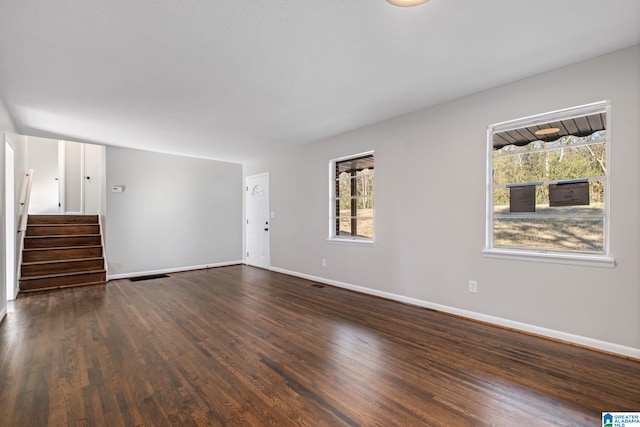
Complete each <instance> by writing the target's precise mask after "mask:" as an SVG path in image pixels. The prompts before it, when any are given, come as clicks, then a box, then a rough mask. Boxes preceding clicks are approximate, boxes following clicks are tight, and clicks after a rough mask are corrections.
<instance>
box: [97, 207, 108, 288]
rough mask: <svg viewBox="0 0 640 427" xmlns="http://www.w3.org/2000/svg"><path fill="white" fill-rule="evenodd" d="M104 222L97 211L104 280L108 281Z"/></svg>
mask: <svg viewBox="0 0 640 427" xmlns="http://www.w3.org/2000/svg"><path fill="white" fill-rule="evenodd" d="M103 223H104V221H103V219H102V213H101V212H100V211H98V225H99V226H100V243H101V244H102V259H103V260H104V271H105V278H106V279H107V280H109V277H108V276H109V269H108V267H107V265H108V264H107V247H106V246H105V244H104V224H103Z"/></svg>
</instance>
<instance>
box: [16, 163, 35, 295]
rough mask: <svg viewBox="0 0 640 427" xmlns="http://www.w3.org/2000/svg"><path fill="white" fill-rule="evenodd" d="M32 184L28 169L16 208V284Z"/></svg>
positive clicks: (20, 266) (18, 279)
mask: <svg viewBox="0 0 640 427" xmlns="http://www.w3.org/2000/svg"><path fill="white" fill-rule="evenodd" d="M32 184H33V169H29V170H28V171H27V173H26V174H25V176H24V180H23V181H22V191H21V193H20V205H19V206H18V265H17V267H16V283H20V277H21V276H22V271H21V269H22V251H23V250H24V236H25V234H27V222H28V220H29V201H30V200H31V186H32Z"/></svg>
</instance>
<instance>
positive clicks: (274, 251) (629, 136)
mask: <svg viewBox="0 0 640 427" xmlns="http://www.w3.org/2000/svg"><path fill="white" fill-rule="evenodd" d="M487 72H491V70H487ZM639 76H640V47H639V46H635V47H633V48H629V49H625V50H622V51H619V52H616V53H612V54H609V55H606V56H602V57H598V58H595V59H592V60H589V61H586V62H583V63H579V64H575V65H572V66H568V67H564V68H561V69H558V70H555V71H552V72H548V73H544V74H540V75H537V76H533V77H530V78H527V79H524V80H521V81H517V82H514V83H511V84H506V85H503V86H500V87H496V88H494V89H490V90H487V91H484V92H481V93H477V94H474V95H471V96H468V97H465V98H461V99H458V100H455V101H452V102H448V103H445V104H441V105H438V106H436V107H433V108H430V109H426V110H423V111H419V112H416V113H413V114H410V115H406V116H403V117H399V118H396V119H393V120H389V121H386V122H383V123H378V124H375V125H372V126H369V127H366V128H363V129H360V130H357V131H354V132H350V133H347V134H343V135H340V136H336V137H334V138H330V139H328V140H324V141H320V142H317V143H314V144H310V145H306V146H303V147H301V148H296V149H292V150H291V151H288V152H286V153H283V154H281V155H277V156H274V157H271V158H268V159H263V160H260V161H256V162H252V163H249V164H247V165H245V175H247V176H248V175H253V174H256V173H261V172H270V178H271V209H272V210H273V211H274V212H275V214H276V216H275V218H273V220H272V223H271V233H272V234H271V239H272V240H271V260H272V266H273V267H275V269H279V270H283V271H287V272H294V273H297V274H302V275H307V276H310V277H314V278H320V279H321V280H325V281H327V282H329V283H334V284H335V283H339V284H342V285H343V286H359V287H362V288H364V289H365V290H367V291H368V292H371V293H374V294H378V295H385V296H392V297H396V298H398V299H401V300H405V301H411V302H415V303H419V304H422V305H425V306H430V307H436V308H440V309H444V310H448V311H451V312H456V313H459V314H464V315H468V316H470V317H475V318H479V319H483V320H489V321H494V322H496V323H501V324H503V325H508V326H514V327H520V328H522V329H525V330H529V331H533V332H539V333H543V334H547V335H551V336H556V337H559V338H562V339H568V340H572V341H574V342H579V343H582V344H586V345H590V346H593V347H599V348H603V349H606V350H610V351H615V352H619V353H623V354H628V355H633V356H635V357H640V262H639V260H640V225H639V224H640V221H639V220H638V219H639V218H640V186H639V185H638V184H639V183H640V167H638V162H639V161H640V120H639V119H638V118H639V117H640V77H639ZM433 83H434V82H425V84H433ZM607 99H608V100H611V104H612V113H611V126H612V129H611V136H612V141H611V153H610V165H611V253H612V255H613V256H614V257H615V259H616V262H617V266H616V268H615V269H606V268H597V267H578V266H571V265H557V264H548V263H538V262H520V261H511V260H498V259H489V258H483V257H482V255H481V251H482V249H483V247H484V240H485V173H486V172H485V159H486V129H487V125H489V124H492V123H496V122H502V121H505V120H510V119H515V118H519V117H524V116H529V115H533V114H538V113H543V112H547V111H553V110H558V109H562V108H567V107H572V106H576V105H582V104H587V103H591V102H595V101H600V100H607ZM372 149H373V150H375V156H376V157H375V162H376V165H375V169H376V183H375V184H376V201H375V204H376V224H375V227H376V231H375V232H376V245H375V247H373V248H370V247H354V246H344V245H332V244H328V243H327V242H326V240H325V239H326V238H327V236H328V218H327V215H328V205H327V204H328V181H327V177H328V162H329V160H330V159H332V158H337V157H341V156H345V155H350V154H355V153H359V152H363V151H367V150H372ZM322 258H325V259H327V263H328V265H327V267H325V268H323V267H321V259H322ZM470 279H473V280H477V281H478V288H479V292H478V293H477V294H471V293H468V292H467V284H468V281H469V280H470Z"/></svg>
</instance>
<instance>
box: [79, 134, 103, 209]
mask: <svg viewBox="0 0 640 427" xmlns="http://www.w3.org/2000/svg"><path fill="white" fill-rule="evenodd" d="M83 146H84V179H83V183H84V185H83V187H84V191H83V202H84V203H83V204H84V206H83V207H84V210H83V212H84V214H85V215H96V214H97V213H98V212H99V211H100V198H101V193H100V189H101V180H100V177H101V173H100V172H101V171H100V164H101V161H102V153H103V151H104V147H101V146H99V145H93V144H83Z"/></svg>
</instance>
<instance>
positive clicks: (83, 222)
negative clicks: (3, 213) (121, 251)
mask: <svg viewBox="0 0 640 427" xmlns="http://www.w3.org/2000/svg"><path fill="white" fill-rule="evenodd" d="M101 283H106V271H105V268H104V257H103V249H102V237H101V235H100V224H99V222H98V216H97V215H29V219H28V222H27V230H26V234H25V237H24V249H23V251H22V270H21V277H20V291H21V292H30V291H39V290H44V289H53V288H63V287H68V286H84V285H95V284H101Z"/></svg>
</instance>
